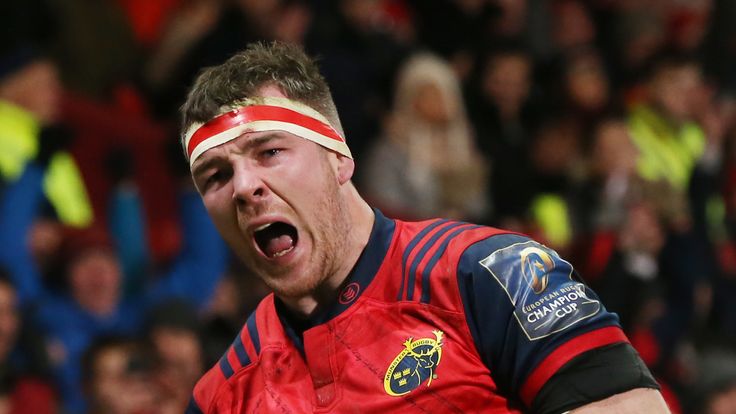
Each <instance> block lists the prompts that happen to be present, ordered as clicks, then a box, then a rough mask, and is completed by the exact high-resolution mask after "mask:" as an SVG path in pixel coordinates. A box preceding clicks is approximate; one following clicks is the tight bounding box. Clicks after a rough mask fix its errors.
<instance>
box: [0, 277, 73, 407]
mask: <svg viewBox="0 0 736 414" xmlns="http://www.w3.org/2000/svg"><path fill="white" fill-rule="evenodd" d="M29 328H30V327H26V326H23V321H22V315H21V312H20V306H19V303H18V297H17V293H16V291H15V287H14V286H13V284H12V283H11V282H10V280H9V279H8V278H7V276H6V275H5V273H4V272H2V271H1V269H0V413H2V414H24V413H48V414H52V413H55V412H57V410H58V405H59V404H58V395H57V394H56V391H55V390H54V388H53V387H52V385H51V382H50V381H47V378H46V377H45V375H46V374H48V373H47V372H44V371H46V370H47V368H48V367H47V366H46V364H47V362H48V361H46V355H44V354H41V355H39V352H37V351H38V348H39V347H38V346H37V344H36V343H35V342H32V341H33V340H34V339H35V337H34V336H32V333H31V332H30V329H29Z"/></svg>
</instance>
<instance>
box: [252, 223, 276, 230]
mask: <svg viewBox="0 0 736 414" xmlns="http://www.w3.org/2000/svg"><path fill="white" fill-rule="evenodd" d="M272 224H273V223H266V224H262V225H260V226H258V227H257V228H256V230H255V231H261V230H263V229H265V228H266V227H268V226H270V225H272Z"/></svg>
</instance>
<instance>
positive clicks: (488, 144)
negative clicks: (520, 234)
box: [468, 45, 539, 229]
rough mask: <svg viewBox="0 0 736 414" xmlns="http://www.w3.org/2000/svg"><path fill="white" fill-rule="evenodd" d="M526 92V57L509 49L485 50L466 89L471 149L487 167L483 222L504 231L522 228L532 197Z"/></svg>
mask: <svg viewBox="0 0 736 414" xmlns="http://www.w3.org/2000/svg"><path fill="white" fill-rule="evenodd" d="M531 89H532V61H531V57H530V55H529V54H528V52H526V51H525V49H523V48H520V47H517V46H513V45H512V46H508V47H503V48H500V49H498V50H494V51H491V52H490V53H489V55H488V56H487V57H486V58H485V59H484V61H483V65H482V66H481V67H480V72H479V76H478V78H477V79H476V81H475V83H474V84H471V86H470V88H469V89H468V100H469V103H468V108H469V114H470V119H471V121H472V125H473V126H474V127H475V130H476V138H477V140H476V142H477V146H478V148H479V149H480V150H481V152H482V154H483V156H484V157H485V158H486V159H487V160H488V161H489V163H490V166H491V179H490V185H489V189H488V190H487V193H486V194H487V196H489V197H490V200H491V202H490V205H491V210H492V213H493V215H492V217H491V219H490V220H488V221H490V222H491V223H493V224H495V225H498V226H501V227H505V228H513V229H521V228H522V224H521V223H523V222H524V221H525V218H526V214H527V211H528V208H529V203H530V201H531V198H532V195H533V194H534V182H533V173H532V165H531V158H530V152H531V142H532V136H533V131H534V129H535V127H536V124H537V122H538V118H539V117H538V114H537V113H536V112H537V111H536V109H535V105H534V104H533V99H532V90H531Z"/></svg>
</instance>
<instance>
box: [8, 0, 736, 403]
mask: <svg viewBox="0 0 736 414" xmlns="http://www.w3.org/2000/svg"><path fill="white" fill-rule="evenodd" d="M735 21H736V3H735V2H732V1H729V0H643V1H634V0H589V1H583V0H546V1H545V0H335V1H330V0H313V1H307V0H159V1H149V0H23V1H20V0H8V1H3V2H2V4H0V269H2V270H1V271H0V414H4V413H56V412H58V413H68V414H81V413H113V414H123V413H131V414H144V413H180V412H183V410H184V408H185V407H186V405H187V403H188V400H189V395H190V391H191V388H192V386H193V384H194V382H195V381H196V380H197V379H198V378H199V376H200V375H201V374H202V373H203V372H204V370H205V369H207V368H208V367H209V366H211V365H212V364H213V363H214V362H215V361H217V359H218V358H219V356H220V355H221V353H222V352H223V351H224V349H225V348H226V347H227V346H228V345H229V344H230V341H231V340H232V338H234V337H235V335H236V333H237V332H238V331H239V329H240V327H241V325H242V323H243V322H244V320H245V318H246V317H247V316H248V314H249V313H250V312H251V311H252V310H253V309H254V306H255V304H256V303H257V302H258V300H259V299H260V298H261V297H262V296H263V295H265V294H266V293H267V289H266V288H265V287H264V286H263V285H262V284H260V283H259V282H258V281H257V280H256V279H255V278H254V277H252V275H250V274H249V271H248V269H246V268H244V267H242V266H241V265H239V264H238V263H237V262H236V261H234V260H233V258H232V255H231V254H230V252H229V251H228V250H227V247H226V246H225V245H224V244H223V242H222V240H221V239H220V238H219V236H218V234H217V232H216V231H215V229H214V228H213V227H212V224H211V222H210V221H209V219H208V218H207V215H206V212H205V211H204V208H203V206H202V204H201V201H200V200H199V196H198V195H197V193H196V190H195V189H194V188H193V186H192V183H191V179H190V178H189V173H188V166H187V164H186V162H185V160H184V157H183V155H182V152H181V149H180V148H179V139H178V136H179V133H178V129H177V126H178V117H177V110H178V107H179V106H180V105H181V103H182V102H183V98H184V96H185V94H186V90H187V88H188V86H189V85H190V84H191V82H192V81H193V79H194V77H195V76H196V75H197V74H198V73H199V71H200V70H201V69H202V68H204V67H207V66H210V65H214V64H218V63H220V62H222V61H224V60H225V59H226V58H228V57H229V56H231V55H232V54H233V53H235V52H236V51H238V50H240V49H242V48H243V47H244V46H245V45H246V44H247V43H249V42H253V41H259V40H265V41H268V40H282V41H288V42H295V43H299V44H302V45H303V46H304V47H305V49H306V50H307V51H308V52H309V53H310V54H312V55H315V56H317V57H318V58H319V64H320V67H321V69H322V72H323V73H324V75H325V77H326V78H327V81H328V83H329V84H330V85H331V87H332V93H333V96H334V99H335V101H336V103H337V107H338V110H339V112H340V117H341V120H342V124H343V126H344V129H345V131H346V135H347V140H348V143H349V145H350V147H351V150H352V152H353V154H354V156H355V158H356V164H357V176H356V177H355V181H356V184H357V186H358V187H359V189H360V190H361V192H362V194H364V196H365V197H366V198H367V199H368V201H369V202H370V203H371V204H372V205H374V206H376V207H378V208H379V209H381V210H382V211H383V212H384V213H385V214H387V215H389V216H392V217H397V218H403V219H423V218H430V217H436V216H444V217H450V218H454V219H459V220H468V221H474V222H479V223H482V224H488V225H492V226H496V227H501V228H505V229H510V230H514V231H518V232H522V233H525V234H529V235H531V236H533V237H534V238H536V239H537V240H539V241H541V242H543V243H545V244H547V245H548V246H550V247H552V248H554V249H556V250H557V251H558V252H559V253H560V254H561V255H562V256H563V257H565V258H566V259H568V260H569V261H571V262H572V263H573V264H574V265H575V267H576V269H577V271H578V273H579V276H580V277H581V278H582V279H584V280H585V281H586V282H587V283H588V284H590V285H591V286H592V287H593V288H594V290H595V291H596V292H597V293H598V294H599V295H600V296H601V298H602V299H603V302H604V303H605V304H606V306H607V307H608V308H609V309H610V310H612V311H614V312H616V313H617V314H618V315H619V317H620V319H621V323H622V326H623V327H624V329H625V330H626V332H627V334H628V335H629V338H630V339H631V341H632V344H633V345H634V346H635V347H636V349H637V350H638V351H639V352H640V354H641V356H642V358H643V359H644V361H645V362H646V363H647V365H648V366H649V367H650V369H651V370H652V372H653V373H654V374H655V376H656V378H657V379H658V381H659V382H660V384H661V385H662V390H663V394H664V395H665V397H666V400H667V401H668V403H669V405H670V407H671V409H672V411H673V412H674V413H706V414H729V413H730V414H733V413H736V25H734V24H733V22H735Z"/></svg>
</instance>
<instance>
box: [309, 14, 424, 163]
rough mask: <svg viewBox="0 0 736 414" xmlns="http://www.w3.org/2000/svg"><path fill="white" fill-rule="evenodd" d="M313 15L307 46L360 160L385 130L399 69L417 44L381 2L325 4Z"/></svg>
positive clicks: (357, 158) (354, 154)
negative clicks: (404, 35) (316, 59)
mask: <svg viewBox="0 0 736 414" xmlns="http://www.w3.org/2000/svg"><path fill="white" fill-rule="evenodd" d="M314 16H315V20H314V22H313V24H312V29H311V30H310V32H309V34H308V36H307V39H306V40H307V41H306V44H305V48H306V49H307V50H312V51H313V53H315V54H316V55H319V56H320V68H321V70H322V71H323V73H324V74H325V78H327V80H328V82H329V83H330V84H331V85H334V87H333V88H332V95H333V97H334V99H335V102H336V103H337V105H338V106H340V108H341V110H340V119H341V120H342V125H343V128H344V129H345V131H346V134H348V135H350V137H351V138H350V149H351V151H352V154H353V156H354V157H355V159H356V160H361V159H363V157H365V156H367V151H369V149H370V147H371V144H372V141H373V140H374V139H375V137H376V136H377V135H379V134H380V133H381V127H382V122H383V120H384V119H385V117H386V116H387V112H388V110H387V108H388V107H389V106H390V105H389V102H390V90H391V87H392V84H393V80H394V78H395V75H396V71H397V70H398V68H399V66H400V65H401V62H402V61H403V60H404V59H405V57H406V56H407V55H409V54H410V53H411V50H412V47H413V45H412V44H410V43H408V42H407V39H405V38H402V36H401V35H400V33H399V32H397V31H396V30H394V25H392V24H391V20H390V18H389V16H388V14H387V13H386V10H385V9H384V8H383V7H382V2H381V1H378V0H339V1H335V2H323V5H322V7H316V8H315V12H314Z"/></svg>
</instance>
